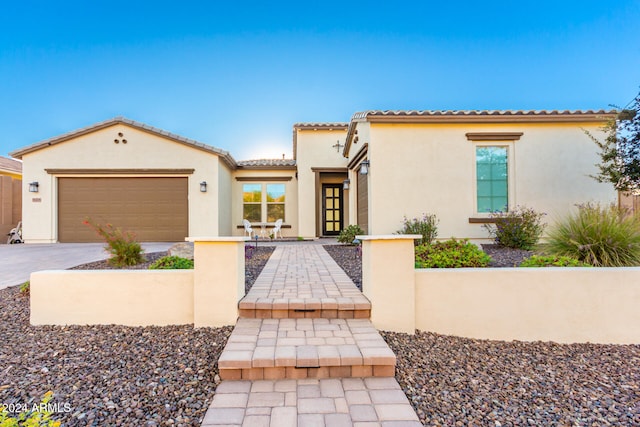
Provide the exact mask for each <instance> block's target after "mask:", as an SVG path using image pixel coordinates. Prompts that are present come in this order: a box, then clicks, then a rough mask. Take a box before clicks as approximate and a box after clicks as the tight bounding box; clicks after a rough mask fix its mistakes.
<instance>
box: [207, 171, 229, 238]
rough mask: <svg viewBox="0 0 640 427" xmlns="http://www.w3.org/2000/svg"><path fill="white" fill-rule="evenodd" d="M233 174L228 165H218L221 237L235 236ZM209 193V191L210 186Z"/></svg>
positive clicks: (219, 230)
mask: <svg viewBox="0 0 640 427" xmlns="http://www.w3.org/2000/svg"><path fill="white" fill-rule="evenodd" d="M232 174H233V172H232V171H231V170H230V169H229V167H228V166H227V165H225V164H224V163H222V162H220V163H219V164H218V234H219V235H220V236H233V227H232V223H233V219H232V218H233V216H232V211H233V204H232V203H231V200H232V199H233V195H232V181H233V177H232ZM207 191H209V190H208V186H207Z"/></svg>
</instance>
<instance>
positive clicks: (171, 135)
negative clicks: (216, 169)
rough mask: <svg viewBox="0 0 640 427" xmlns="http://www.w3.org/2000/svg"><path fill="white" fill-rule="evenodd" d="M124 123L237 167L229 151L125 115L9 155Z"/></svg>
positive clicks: (44, 146)
mask: <svg viewBox="0 0 640 427" xmlns="http://www.w3.org/2000/svg"><path fill="white" fill-rule="evenodd" d="M119 123H122V124H126V125H129V126H132V127H135V128H138V129H140V130H143V131H146V132H150V133H153V134H155V135H159V136H163V137H165V138H168V139H171V140H173V141H176V142H179V143H182V144H185V145H188V146H191V147H194V148H197V149H200V150H203V151H207V152H210V153H213V154H217V155H219V156H220V157H221V158H222V159H223V160H224V161H225V162H226V163H227V164H228V165H229V166H230V167H231V168H232V169H235V168H236V167H237V163H236V161H235V159H234V158H233V157H231V154H229V152H227V151H224V150H221V149H219V148H216V147H213V146H211V145H207V144H203V143H202V142H198V141H196V140H193V139H189V138H185V137H184V136H180V135H177V134H175V133H171V132H168V131H166V130H163V129H160V128H156V127H153V126H149V125H147V124H144V123H142V122H137V121H135V120H131V119H127V118H125V117H121V116H118V117H114V118H112V119H109V120H105V121H103V122H99V123H96V124H93V125H91V126H87V127H84V128H81V129H77V130H74V131H71V132H68V133H65V134H63V135H59V136H56V137H53V138H49V139H46V140H44V141H40V142H37V143H35V144H32V145H29V146H27V147H23V148H20V149H18V150H16V151H13V152H12V153H10V155H11V156H13V157H16V158H22V156H23V155H25V154H28V153H31V152H33V151H37V150H40V149H42V148H46V147H48V146H51V145H55V144H59V143H61V142H64V141H68V140H70V139H73V138H76V137H78V136H81V135H85V134H88V133H91V132H94V131H96V130H100V129H104V128H107V127H109V126H113V125H115V124H119Z"/></svg>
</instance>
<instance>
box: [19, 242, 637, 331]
mask: <svg viewBox="0 0 640 427" xmlns="http://www.w3.org/2000/svg"><path fill="white" fill-rule="evenodd" d="M358 237H359V238H360V239H361V240H362V241H363V247H362V275H363V292H364V294H365V295H366V296H367V297H368V298H369V299H370V300H371V303H372V311H371V319H372V321H373V323H374V325H375V326H376V327H377V328H378V329H382V330H387V331H397V332H406V333H414V332H415V330H416V329H419V330H423V331H428V332H436V333H440V334H447V335H458V336H464V337H470V338H482V339H498V340H522V341H535V340H542V341H556V342H561V343H574V342H593V343H616V344H630V343H634V344H639V343H640V268H481V269H480V268H478V269H415V268H414V246H413V238H414V237H416V236H398V235H393V236H358ZM190 240H191V241H194V243H195V252H194V256H195V269H194V270H191V271H190V270H182V271H167V270H165V271H162V270H160V271H158V270H155V271H152V270H143V271H114V270H101V271H100V270H99V271H96V270H91V271H78V270H63V271H41V272H37V273H33V274H32V275H31V323H32V324H34V325H43V324H48V325H68V324H80V325H93V324H120V325H132V326H146V325H170V324H189V323H193V324H194V326H196V327H203V326H214V327H215V326H224V325H231V324H234V323H235V321H236V319H237V316H238V312H237V304H238V301H239V300H240V299H241V298H242V297H243V296H244V244H245V240H246V239H245V238H241V237H227V238H224V237H221V238H193V239H190Z"/></svg>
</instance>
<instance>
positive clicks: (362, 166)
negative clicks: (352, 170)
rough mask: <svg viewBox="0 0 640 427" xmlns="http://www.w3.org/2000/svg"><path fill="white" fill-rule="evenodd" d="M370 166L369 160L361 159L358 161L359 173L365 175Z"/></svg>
mask: <svg viewBox="0 0 640 427" xmlns="http://www.w3.org/2000/svg"><path fill="white" fill-rule="evenodd" d="M370 167H371V165H370V163H369V160H363V161H362V163H360V175H366V174H368V173H369V168H370Z"/></svg>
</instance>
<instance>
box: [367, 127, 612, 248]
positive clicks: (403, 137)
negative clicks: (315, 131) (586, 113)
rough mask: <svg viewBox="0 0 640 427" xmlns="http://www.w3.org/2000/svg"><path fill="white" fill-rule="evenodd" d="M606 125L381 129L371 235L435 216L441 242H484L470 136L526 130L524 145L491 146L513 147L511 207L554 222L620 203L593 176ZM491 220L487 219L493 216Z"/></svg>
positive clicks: (372, 151) (377, 130) (372, 154)
mask: <svg viewBox="0 0 640 427" xmlns="http://www.w3.org/2000/svg"><path fill="white" fill-rule="evenodd" d="M599 126H600V124H598V123H591V124H590V123H580V124H545V123H541V124H540V123H539V124H526V123H523V124H379V123H372V124H371V129H370V136H369V141H363V142H368V143H369V154H368V156H369V160H370V162H371V168H370V173H369V203H370V204H369V233H370V234H386V233H392V232H395V231H397V230H398V229H399V228H400V227H401V225H402V219H403V216H405V215H406V216H407V217H417V216H421V214H422V213H424V212H429V213H434V214H436V215H437V217H438V219H439V220H440V223H439V227H438V228H439V233H438V235H439V237H441V238H450V237H468V238H476V239H483V238H486V237H487V233H486V231H485V230H484V229H483V228H482V226H481V225H480V224H469V221H468V219H469V218H470V217H479V216H482V215H479V214H478V213H477V212H476V204H475V191H476V190H475V179H476V178H475V147H476V144H477V143H476V142H473V141H469V140H468V139H467V137H466V136H465V134H466V133H467V132H522V133H523V135H522V136H521V138H520V140H517V141H514V142H512V143H509V142H503V141H498V142H495V143H493V142H490V141H483V142H482V144H490V145H492V144H495V145H510V153H509V162H510V170H509V172H510V175H511V176H510V181H509V196H510V200H509V204H510V206H512V207H513V206H515V205H526V206H529V207H533V208H534V209H536V210H537V211H541V212H545V213H547V216H546V220H547V221H552V220H554V219H555V218H557V217H559V216H561V215H564V214H565V213H566V212H567V211H569V210H570V209H573V208H574V205H575V204H577V203H584V202H587V201H601V202H613V201H615V197H616V196H615V192H614V191H613V190H612V187H611V186H610V185H608V184H601V183H598V182H596V181H595V180H594V179H592V178H590V177H589V175H590V174H595V173H596V172H597V171H596V167H595V166H594V165H595V164H596V163H598V161H599V157H598V155H597V146H596V145H595V144H594V143H593V142H592V141H591V140H590V139H589V137H588V136H586V135H585V133H584V131H583V129H587V130H589V132H591V133H592V134H595V135H598V134H599V133H600V131H599ZM485 216H486V215H485Z"/></svg>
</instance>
